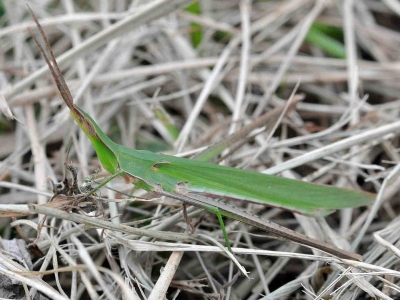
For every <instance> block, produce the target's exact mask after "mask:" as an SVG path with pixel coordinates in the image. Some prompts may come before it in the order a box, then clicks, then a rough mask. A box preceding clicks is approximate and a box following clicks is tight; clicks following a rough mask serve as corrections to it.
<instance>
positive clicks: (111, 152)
mask: <svg viewBox="0 0 400 300" xmlns="http://www.w3.org/2000/svg"><path fill="white" fill-rule="evenodd" d="M30 12H31V14H32V17H33V19H34V20H35V22H36V24H37V27H38V29H39V31H40V33H41V36H42V38H43V40H44V42H45V45H46V49H47V51H48V53H49V55H48V54H46V52H45V50H44V49H43V47H42V46H41V45H40V43H39V42H38V41H37V40H36V38H35V35H34V34H33V33H32V32H31V34H32V36H33V38H34V39H35V41H36V43H37V45H38V47H39V48H40V51H41V52H42V54H43V56H44V58H45V60H46V63H47V65H48V67H49V68H50V71H51V73H52V76H53V78H54V80H55V82H56V85H57V87H58V90H59V91H60V94H61V96H62V98H63V99H64V101H65V103H66V105H67V106H68V108H69V110H70V114H71V116H72V118H73V119H74V120H75V121H76V123H77V124H78V125H79V127H80V128H81V129H82V130H83V131H84V132H85V134H86V135H87V137H88V138H89V139H90V141H91V142H92V144H93V147H94V149H95V151H96V154H97V156H98V158H99V160H100V162H101V164H102V166H103V167H104V169H105V170H106V171H108V172H109V173H110V174H112V176H111V178H110V179H109V180H111V179H112V178H115V177H117V176H121V177H123V178H124V179H125V181H126V182H130V183H132V184H134V185H135V186H137V187H140V188H142V189H144V190H146V191H149V192H154V193H157V194H160V195H164V196H168V197H172V198H174V199H177V200H180V201H182V202H183V203H184V207H185V205H193V206H197V207H200V208H203V209H205V210H207V211H209V212H211V213H214V214H215V215H216V216H217V218H218V220H219V222H220V224H221V229H222V231H223V234H224V238H225V241H226V245H227V247H228V249H229V250H231V249H230V243H229V239H228V235H227V232H226V230H225V226H224V223H223V220H222V216H225V217H228V218H232V219H235V220H238V221H241V222H243V223H246V224H249V225H252V226H255V227H257V228H260V229H263V230H265V231H267V232H270V233H271V234H272V235H274V236H278V237H280V238H283V239H287V240H290V241H293V242H296V243H299V244H302V245H305V246H308V247H311V248H316V249H319V250H322V251H325V252H327V253H330V254H332V255H335V256H338V257H342V258H350V259H357V260H361V259H362V257H361V256H360V255H358V254H355V253H351V252H348V251H345V250H342V249H339V248H336V247H334V246H332V245H329V244H327V243H323V242H320V241H318V240H315V239H311V238H309V237H307V236H304V235H302V234H299V233H296V232H294V231H292V230H290V229H287V228H284V227H282V226H279V225H277V224H275V223H272V222H269V221H267V220H263V219H261V218H259V217H257V216H255V215H252V214H250V213H247V212H246V211H243V210H241V209H239V208H236V207H233V206H231V205H229V204H227V203H224V202H221V201H216V200H214V199H210V198H206V197H203V196H200V195H199V194H201V193H206V194H212V195H215V196H221V197H230V198H235V199H239V200H247V201H252V202H256V203H261V204H264V205H268V206H275V207H279V208H282V209H286V210H289V211H294V212H298V213H302V214H305V215H309V216H324V215H327V214H329V213H331V212H333V211H334V210H337V209H341V208H347V207H358V206H364V205H368V204H370V203H371V201H372V200H373V199H374V197H375V196H374V195H373V194H369V193H365V192H362V191H355V190H347V189H341V188H336V187H331V186H322V185H317V184H312V183H307V182H302V181H297V180H291V179H286V178H280V177H276V176H271V175H265V174H260V173H256V172H251V171H245V170H240V169H236V168H231V167H225V166H220V165H216V164H212V163H207V162H202V161H196V160H191V159H185V158H178V157H174V156H170V155H164V154H156V153H152V152H149V151H141V150H133V149H130V148H127V147H124V146H122V145H119V144H116V143H114V142H113V141H112V140H111V139H110V138H109V137H108V136H107V135H106V134H105V133H104V132H103V131H102V130H101V129H100V127H99V126H98V125H97V124H96V122H95V121H94V120H93V119H92V118H91V117H90V116H89V115H88V114H87V113H85V112H84V111H83V110H81V109H80V108H79V107H77V106H75V105H74V103H73V98H72V95H71V93H70V91H69V88H68V86H67V84H66V82H65V80H64V77H63V75H62V73H61V71H60V69H59V67H58V65H57V62H56V59H55V57H54V54H53V52H52V50H51V47H50V44H49V42H48V40H47V38H46V36H45V34H44V32H43V29H42V27H41V25H40V23H39V21H38V20H37V18H36V17H35V15H34V14H33V12H32V10H30ZM109 180H106V181H107V182H108V181H109Z"/></svg>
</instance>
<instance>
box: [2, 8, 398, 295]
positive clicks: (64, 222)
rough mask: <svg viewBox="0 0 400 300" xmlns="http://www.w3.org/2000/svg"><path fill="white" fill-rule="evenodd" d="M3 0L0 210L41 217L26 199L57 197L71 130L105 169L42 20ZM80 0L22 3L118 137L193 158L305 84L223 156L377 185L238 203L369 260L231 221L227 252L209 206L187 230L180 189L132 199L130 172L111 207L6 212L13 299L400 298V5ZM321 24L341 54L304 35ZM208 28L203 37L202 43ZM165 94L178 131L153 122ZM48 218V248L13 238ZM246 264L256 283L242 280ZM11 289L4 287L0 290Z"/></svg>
mask: <svg viewBox="0 0 400 300" xmlns="http://www.w3.org/2000/svg"><path fill="white" fill-rule="evenodd" d="M2 2H3V6H4V8H5V13H4V15H3V16H2V17H1V19H0V24H1V27H0V41H1V42H0V90H1V92H0V109H1V111H2V112H3V114H4V115H2V116H0V126H1V130H2V131H1V134H0V157H2V162H1V164H0V200H1V204H0V211H1V212H2V214H3V215H6V214H7V212H8V213H9V212H10V211H13V212H14V213H15V214H17V212H18V214H19V215H23V214H30V213H31V212H30V211H29V207H28V206H27V205H26V204H45V203H47V202H48V200H49V199H50V197H51V195H52V194H51V189H50V186H49V184H48V178H50V179H51V180H53V181H56V180H57V179H58V181H59V180H60V179H61V178H62V177H63V163H64V161H65V160H66V159H67V158H66V155H65V153H66V145H67V144H68V142H69V140H71V139H72V140H73V147H72V150H71V153H70V155H69V158H68V159H69V160H72V161H73V164H74V165H75V166H77V168H78V170H79V176H80V180H83V178H84V177H86V176H88V175H90V174H93V173H94V172H95V170H97V169H98V168H100V165H99V162H98V160H97V159H96V158H95V157H94V156H93V154H94V151H93V148H92V146H91V144H90V143H89V141H88V140H87V138H86V136H84V135H83V134H82V132H80V131H79V130H78V127H77V126H76V125H75V124H74V123H73V122H72V121H71V120H70V118H69V117H68V113H67V110H66V108H65V107H64V105H63V103H62V101H61V98H60V96H59V95H58V92H57V90H56V87H55V85H54V83H53V81H52V80H51V78H50V76H49V71H48V68H47V66H46V64H45V62H44V60H43V58H42V56H41V55H40V54H39V52H38V48H37V46H36V45H35V44H34V42H33V41H32V39H31V37H30V35H29V32H28V30H27V28H28V27H31V28H33V29H34V28H35V26H34V23H33V21H32V19H31V18H30V16H29V14H28V10H27V8H26V6H25V2H24V1H6V0H4V1H2ZM74 2H77V1H71V0H63V1H60V3H59V2H55V3H53V2H50V3H47V4H45V1H40V2H39V1H38V2H37V3H36V2H35V3H30V6H31V8H32V9H33V10H34V12H35V14H36V15H37V17H38V18H39V20H40V21H41V23H42V26H43V27H44V29H45V32H46V34H47V36H48V38H49V40H50V43H51V44H52V47H53V49H54V52H55V54H56V56H57V57H58V59H57V60H58V62H59V64H60V67H61V68H62V69H63V70H64V74H65V77H66V80H67V83H68V85H69V86H70V88H71V91H72V94H73V96H74V100H75V103H77V104H78V106H80V107H82V108H83V109H84V110H85V111H87V112H88V113H89V114H90V115H91V116H93V117H94V119H95V120H96V121H97V122H98V124H99V125H100V127H101V128H102V129H104V130H105V131H107V132H108V134H109V136H110V137H111V138H112V139H113V140H115V141H116V142H119V143H121V144H123V145H125V146H128V147H131V148H136V149H148V150H151V151H155V152H159V151H162V152H164V153H168V154H171V155H178V156H185V157H190V156H191V155H193V154H196V153H198V152H199V151H202V150H203V149H204V148H205V146H207V145H209V144H211V143H213V142H216V141H219V140H221V139H223V138H224V137H226V136H227V135H228V134H229V133H232V132H236V131H237V130H239V129H240V128H242V126H243V125H245V124H248V123H249V122H250V121H251V120H253V119H254V118H255V117H257V116H259V115H260V114H262V113H264V112H265V111H270V110H272V109H274V108H275V107H277V106H279V105H282V103H284V101H285V100H287V99H288V97H289V95H290V94H291V92H292V91H293V89H294V86H295V85H296V83H298V82H300V87H299V91H298V94H302V95H303V97H304V100H303V102H302V103H300V104H299V105H298V106H297V109H296V111H294V112H290V113H289V114H288V115H287V116H286V117H285V118H283V120H281V122H280V123H279V124H277V125H279V126H277V130H276V131H275V134H274V135H273V136H272V137H271V138H270V137H269V133H268V132H265V131H257V133H258V134H257V135H256V134H255V132H253V134H252V135H251V138H248V139H247V140H245V139H244V140H243V145H242V146H241V147H240V148H235V149H231V150H235V151H232V152H228V151H227V152H226V153H224V155H225V154H229V156H227V158H226V159H224V160H223V162H222V163H224V164H227V165H230V166H235V167H246V168H248V169H252V170H256V171H259V172H265V173H269V174H276V175H282V176H284V177H289V178H297V179H303V180H307V181H313V182H318V183H325V184H330V185H335V186H339V187H346V188H351V189H364V190H367V191H370V192H375V193H377V194H378V196H377V200H376V202H375V203H374V205H373V206H372V207H370V208H368V209H366V208H359V209H347V210H343V211H340V212H337V213H334V214H332V215H330V216H328V217H326V218H324V219H322V218H319V219H312V218H307V217H304V216H301V215H293V214H291V213H288V212H284V211H282V210H279V209H273V208H272V209H271V208H265V207H260V206H255V205H253V204H246V203H239V202H235V203H234V204H235V205H237V206H243V207H244V208H245V209H247V210H248V211H251V212H253V213H257V214H258V215H260V216H262V217H263V218H265V219H270V220H272V221H274V222H276V223H279V224H281V225H284V226H286V227H290V228H292V229H295V230H297V231H300V232H303V233H305V234H307V235H308V236H312V237H314V238H317V239H321V240H325V241H328V242H329V243H332V244H335V245H337V246H339V247H342V248H345V249H347V250H351V251H354V252H357V253H359V254H362V255H363V256H364V262H354V261H346V260H339V259H336V258H332V257H327V256H321V255H322V254H321V253H320V252H317V251H314V252H311V251H310V250H309V249H307V248H304V247H301V246H299V245H296V244H291V243H288V242H283V241H280V240H272V239H269V238H267V237H265V236H264V234H263V233H262V232H259V231H256V230H254V229H253V228H250V227H246V226H243V225H241V224H239V223H237V222H232V221H230V220H226V226H227V229H228V231H229V232H230V239H231V241H234V242H233V250H234V253H235V255H234V256H232V255H231V256H230V257H229V255H228V254H227V253H226V252H223V250H222V248H223V247H222V246H223V244H224V242H223V238H222V233H221V230H220V228H219V225H218V222H217V220H216V218H215V217H214V216H212V215H210V214H207V213H204V212H203V211H201V210H198V209H194V208H189V210H188V213H189V216H190V218H191V220H192V222H193V224H194V225H196V227H197V229H196V232H195V234H188V233H187V231H185V230H186V224H185V221H184V219H183V217H182V213H181V210H180V206H179V203H177V202H175V201H172V200H171V199H164V198H154V195H147V194H145V193H144V192H143V191H140V190H137V191H136V190H135V191H134V194H133V195H132V196H131V197H129V196H126V194H128V195H129V194H130V193H131V192H132V188H131V186H130V185H126V184H125V183H124V182H123V181H122V180H114V181H112V182H111V183H110V184H108V187H111V188H112V189H102V191H101V198H102V199H105V203H104V204H103V205H104V207H105V213H106V216H107V218H106V219H100V218H94V217H89V216H84V215H80V214H77V213H68V212H66V211H65V210H66V209H64V211H63V210H59V209H55V208H54V207H51V206H47V207H42V208H40V207H39V208H37V212H39V213H40V214H39V215H38V214H35V213H32V214H31V215H29V216H28V217H19V218H18V220H14V222H13V223H11V226H10V218H2V219H0V225H1V228H2V239H3V241H2V243H1V244H2V246H3V252H2V253H0V262H1V268H0V274H1V276H2V277H1V278H2V280H4V279H3V278H8V279H12V280H15V283H16V285H15V286H13V288H14V289H15V290H14V291H13V292H14V295H16V296H17V298H22V297H23V296H24V295H26V294H30V297H31V298H32V299H33V298H34V297H36V298H35V299H39V298H37V297H38V296H39V294H41V293H42V294H44V295H46V296H47V297H49V298H50V299H66V298H68V299H69V298H70V299H87V298H88V297H91V298H92V299H97V298H98V297H99V295H102V298H106V299H115V298H121V299H165V298H167V299H285V297H297V298H299V299H303V298H304V299H306V298H307V299H326V298H328V297H330V299H348V298H351V297H353V299H365V298H367V297H375V298H380V299H391V298H398V297H399V292H400V288H399V286H398V281H397V277H399V275H400V272H399V270H398V269H399V264H398V262H397V260H398V259H399V257H400V251H399V249H398V248H397V246H398V244H399V242H400V241H399V238H400V231H399V230H398V228H399V224H398V223H399V219H398V217H397V212H398V211H399V205H398V204H397V203H396V199H397V190H398V186H399V185H400V179H399V176H398V174H399V168H400V164H399V161H400V156H399V153H398V150H397V145H398V143H399V139H398V135H399V134H400V122H399V121H398V119H399V112H400V101H399V99H398V95H400V86H399V84H398V82H399V77H400V76H399V74H400V73H399V71H400V67H399V64H397V63H396V61H398V60H399V59H400V52H399V50H398V49H400V34H399V33H398V26H397V27H396V24H398V22H399V14H400V6H399V4H398V3H397V1H394V0H383V1H344V2H345V4H343V5H339V4H337V3H339V2H337V1H325V0H316V1H311V0H305V1H297V0H287V1H260V2H255V1H253V2H252V1H250V0H241V1H228V0H226V1H200V2H201V10H202V13H201V14H200V15H196V14H192V13H190V12H187V11H185V10H184V7H186V6H187V5H188V3H190V1H185V0H169V1H167V0H157V1H152V2H150V3H147V2H146V1H132V4H130V3H128V2H129V1H115V3H114V2H108V1H90V0H89V1H78V2H79V4H76V3H74ZM141 2H143V4H140V3H141ZM139 4H140V5H139ZM314 22H319V23H323V24H325V25H330V26H336V27H338V28H340V29H343V31H342V32H343V34H344V35H343V36H342V37H340V36H339V37H338V40H339V41H342V43H343V45H345V46H344V48H343V49H342V50H343V51H344V53H345V55H346V58H334V57H333V56H331V55H330V54H328V53H327V52H326V51H325V50H323V49H321V48H320V47H318V46H316V45H315V44H312V43H310V42H307V41H306V37H307V33H308V32H309V28H310V26H311V25H312V24H313V23H314ZM194 23H196V24H197V25H194ZM196 26H197V27H196ZM198 26H200V28H201V30H202V37H201V41H200V44H199V45H197V47H194V46H193V45H194V44H193V41H192V38H193V34H192V33H193V31H194V30H196V28H199V27H198ZM336 32H339V33H340V32H341V31H340V30H337V31H336ZM308 38H309V37H308ZM308 38H307V40H309V39H308ZM157 108H162V109H163V110H164V111H165V112H166V113H167V114H168V115H169V119H170V120H171V121H172V123H173V124H174V125H175V126H176V127H177V128H178V129H179V131H180V133H179V136H178V137H176V136H175V135H174V133H173V132H172V131H171V130H169V128H168V126H166V123H165V122H162V121H161V120H160V119H159V118H157V115H156V114H155V111H156V109H157ZM11 117H15V118H16V119H17V120H18V121H10V120H9V119H10V118H11ZM269 125H271V124H269ZM272 125H275V124H272ZM141 197H144V198H146V199H151V201H147V200H146V201H144V200H142V199H141ZM110 200H117V201H110ZM17 204H19V205H17ZM31 208H32V207H31ZM44 215H47V216H48V217H47V223H48V225H49V226H48V227H46V228H44V229H43V231H42V235H41V239H40V240H39V241H38V243H37V245H38V248H39V249H40V250H41V252H43V254H44V255H45V256H44V258H43V259H38V258H37V257H35V256H34V255H33V253H32V252H31V253H28V252H27V251H26V250H25V247H24V242H22V243H21V242H18V244H14V243H13V242H9V240H10V239H12V238H14V237H16V238H20V236H19V235H18V234H17V232H18V233H19V234H22V235H23V236H27V237H29V238H30V239H31V240H33V239H35V238H36V234H37V232H36V230H37V226H38V224H39V222H40V219H41V218H43V216H44ZM38 216H39V217H38ZM93 228H95V229H97V230H95V229H93ZM7 245H8V246H7ZM13 258H14V260H17V261H19V262H20V263H21V264H17V263H15V261H13V260H12V259H13ZM235 259H237V261H236V263H235V262H234V260H235ZM30 260H32V263H30ZM239 264H240V265H241V266H243V267H244V268H246V270H247V271H248V272H249V277H250V278H251V280H248V279H246V278H245V277H243V276H240V274H239V272H238V268H237V265H239ZM32 271H35V272H32ZM21 283H22V285H21ZM10 286H11V285H10ZM9 296H10V295H9V294H6V293H5V289H4V290H2V289H1V288H0V297H4V298H7V297H9Z"/></svg>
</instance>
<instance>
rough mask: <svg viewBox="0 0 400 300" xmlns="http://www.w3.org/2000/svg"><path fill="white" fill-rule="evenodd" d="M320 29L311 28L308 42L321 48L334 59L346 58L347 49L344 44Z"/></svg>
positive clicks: (316, 27)
mask: <svg viewBox="0 0 400 300" xmlns="http://www.w3.org/2000/svg"><path fill="white" fill-rule="evenodd" d="M319 28H320V27H318V26H314V25H313V26H311V27H310V30H309V31H308V33H307V36H306V41H307V42H309V43H310V44H313V45H315V46H317V47H319V48H321V49H322V50H324V51H325V52H326V53H329V54H330V55H332V56H334V57H337V58H346V49H345V46H344V44H343V43H341V42H339V41H338V40H336V39H334V38H332V37H331V36H329V35H328V34H326V33H325V32H324V31H322V30H320V29H319Z"/></svg>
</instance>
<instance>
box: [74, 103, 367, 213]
mask: <svg viewBox="0 0 400 300" xmlns="http://www.w3.org/2000/svg"><path fill="white" fill-rule="evenodd" d="M77 109H78V111H79V112H80V113H81V114H82V115H83V116H84V117H85V118H86V119H87V120H89V121H90V123H91V124H92V125H93V127H94V128H95V132H96V134H97V136H93V134H91V133H88V132H86V131H85V132H86V134H87V135H88V137H89V138H90V139H91V141H92V143H93V145H94V148H95V150H96V153H97V156H98V157H99V159H100V161H101V164H102V165H103V167H104V168H105V169H106V170H107V171H108V172H110V173H111V174H114V173H116V172H118V171H119V170H122V171H124V172H125V173H126V174H129V175H130V176H131V179H132V180H134V182H135V183H136V184H138V185H139V186H140V187H142V188H144V189H146V190H157V191H160V190H163V191H166V192H169V193H181V194H185V190H187V191H193V192H202V193H208V194H213V195H219V196H227V197H232V198H236V199H243V200H248V201H253V202H257V203H261V204H265V205H270V206H275V207H280V208H283V209H287V210H290V211H296V212H299V213H303V214H306V215H313V216H316V215H326V214H329V213H331V212H332V211H334V210H336V209H341V208H346V207H357V206H362V205H366V204H368V203H370V202H371V200H372V199H373V198H374V195H373V194H368V193H365V192H362V191H354V190H347V189H341V188H336V187H331V186H324V185H317V184H312V183H307V182H302V181H298V180H292V179H286V178H280V177H277V176H271V175H266V174H261V173H256V172H251V171H245V170H240V169H236V168H231V167H225V166H220V165H216V164H211V163H206V162H199V161H195V160H190V159H185V158H178V157H174V156H170V155H163V154H156V153H153V152H149V151H143V150H133V149H130V148H127V147H124V146H121V145H118V144H116V143H114V142H113V141H112V140H111V139H110V138H109V137H108V136H107V135H106V134H105V133H104V132H103V131H102V130H101V129H100V128H99V126H98V125H97V124H96V123H95V122H94V120H93V119H92V118H91V117H90V116H89V115H88V114H86V113H85V112H84V111H82V110H81V109H79V108H77ZM71 114H72V116H73V117H74V113H73V111H71ZM74 119H75V120H77V118H75V117H74ZM78 120H79V119H78ZM78 124H80V123H79V122H78ZM80 125H81V124H80ZM81 128H83V129H84V126H81ZM135 179H136V181H135Z"/></svg>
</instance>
